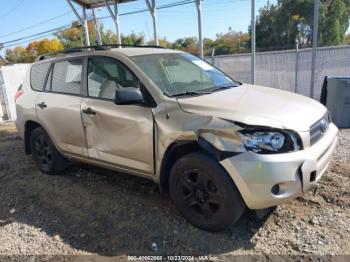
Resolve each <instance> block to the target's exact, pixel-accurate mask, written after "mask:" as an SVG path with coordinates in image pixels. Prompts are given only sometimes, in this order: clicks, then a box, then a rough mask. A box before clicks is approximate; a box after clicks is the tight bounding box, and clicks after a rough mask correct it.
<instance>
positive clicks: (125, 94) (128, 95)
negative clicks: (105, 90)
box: [114, 87, 145, 105]
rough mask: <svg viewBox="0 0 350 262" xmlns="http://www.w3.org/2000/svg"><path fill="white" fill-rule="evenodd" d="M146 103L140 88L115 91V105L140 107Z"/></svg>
mask: <svg viewBox="0 0 350 262" xmlns="http://www.w3.org/2000/svg"><path fill="white" fill-rule="evenodd" d="M144 102H145V101H144V99H143V95H142V93H141V91H140V89H139V88H135V87H125V88H120V89H117V90H116V91H115V96H114V103H115V104H117V105H139V104H143V103H144Z"/></svg>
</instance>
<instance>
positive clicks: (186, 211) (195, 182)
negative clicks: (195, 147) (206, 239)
mask: <svg viewBox="0 0 350 262" xmlns="http://www.w3.org/2000/svg"><path fill="white" fill-rule="evenodd" d="M169 189H170V197H171V198H172V200H173V201H174V203H175V205H176V207H177V208H178V209H179V210H180V212H181V213H182V215H183V216H184V217H185V218H186V219H187V220H188V221H189V222H190V223H191V224H193V225H194V226H196V227H199V228H201V229H204V230H207V231H211V232H216V231H221V230H224V229H226V228H228V227H229V226H230V225H232V224H234V223H235V222H236V221H237V220H238V219H239V218H240V216H241V215H242V214H243V212H244V210H245V204H244V201H243V199H242V197H241V194H240V193H239V191H238V189H237V188H236V186H235V184H234V183H233V181H232V179H231V178H230V177H229V175H228V174H227V172H226V171H225V169H224V168H223V167H222V166H221V165H220V164H219V163H218V162H217V161H216V160H215V159H213V158H212V157H210V156H208V155H206V154H203V153H200V152H194V153H190V154H188V155H185V156H183V157H181V158H180V159H179V160H177V161H176V162H175V164H174V166H173V168H172V169H171V172H170V177H169Z"/></svg>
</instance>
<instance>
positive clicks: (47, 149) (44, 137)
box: [30, 127, 68, 175]
mask: <svg viewBox="0 0 350 262" xmlns="http://www.w3.org/2000/svg"><path fill="white" fill-rule="evenodd" d="M30 151H31V153H32V156H33V159H34V161H35V163H36V165H37V167H38V168H39V169H40V171H41V172H43V173H45V174H47V175H57V174H59V173H60V172H62V171H63V170H65V169H66V168H67V166H68V160H67V159H66V158H64V157H63V156H62V155H61V154H60V153H59V152H58V151H57V149H56V147H55V145H54V144H53V143H52V141H51V139H50V137H49V135H48V134H47V133H46V131H45V130H44V129H43V128H42V127H38V128H35V129H34V130H33V131H32V133H31V135H30Z"/></svg>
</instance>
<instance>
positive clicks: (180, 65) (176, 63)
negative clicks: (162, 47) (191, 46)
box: [131, 53, 239, 96]
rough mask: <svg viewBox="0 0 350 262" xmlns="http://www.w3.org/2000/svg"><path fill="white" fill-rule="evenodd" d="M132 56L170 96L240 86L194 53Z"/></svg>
mask: <svg viewBox="0 0 350 262" xmlns="http://www.w3.org/2000/svg"><path fill="white" fill-rule="evenodd" d="M131 59H132V60H133V61H134V62H135V63H136V64H137V65H138V66H139V67H140V68H141V69H142V70H143V71H144V73H145V74H146V75H147V76H148V77H149V78H151V80H152V81H153V82H154V83H155V84H156V85H157V86H158V87H159V88H160V89H161V90H162V91H163V93H164V94H166V95H169V96H179V95H194V94H206V93H210V92H214V91H217V90H220V89H224V88H229V87H234V86H237V85H239V83H238V82H235V81H234V80H232V79H231V78H229V77H228V76H227V75H225V74H224V73H222V72H221V71H219V70H218V69H216V68H214V67H213V66H211V65H210V64H208V63H207V62H205V61H203V60H201V59H199V58H198V57H195V56H193V55H190V54H182V53H178V54H151V55H142V56H135V57H132V58H131Z"/></svg>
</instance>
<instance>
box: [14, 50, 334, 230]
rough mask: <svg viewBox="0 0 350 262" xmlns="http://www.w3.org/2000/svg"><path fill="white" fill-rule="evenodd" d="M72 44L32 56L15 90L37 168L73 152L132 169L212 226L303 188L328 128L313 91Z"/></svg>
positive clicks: (49, 167)
mask: <svg viewBox="0 0 350 262" xmlns="http://www.w3.org/2000/svg"><path fill="white" fill-rule="evenodd" d="M73 51H75V52H72V50H70V51H69V52H64V53H62V54H59V55H57V56H56V57H53V58H48V59H47V58H45V57H42V59H41V61H38V62H36V63H34V64H33V65H32V66H31V68H30V70H29V72H28V73H27V75H26V78H25V82H24V84H23V87H22V88H21V89H19V90H18V93H17V94H16V103H17V114H18V119H17V121H16V124H17V128H18V131H19V133H20V135H21V136H22V138H23V139H24V144H25V152H26V153H27V154H32V155H33V158H34V160H35V162H36V164H37V166H38V168H39V169H40V170H41V171H42V172H43V173H46V174H49V175H54V174H58V173H62V171H64V169H65V168H67V162H68V160H78V161H82V162H87V163H90V164H93V165H98V166H101V167H104V168H109V169H114V170H117V171H121V172H126V173H129V174H132V175H137V176H142V177H145V178H148V179H151V180H153V181H155V182H156V183H159V185H160V188H161V190H162V191H168V192H169V193H170V196H171V198H172V200H173V201H174V203H175V205H176V206H177V208H178V209H179V210H180V212H181V213H182V214H183V215H184V216H185V217H186V218H187V219H188V220H189V221H190V222H191V223H192V224H194V225H196V226H197V227H200V228H203V229H205V230H209V231H218V230H222V229H224V228H227V227H228V226H229V225H231V224H233V223H234V222H235V221H237V220H238V218H239V217H240V216H241V215H242V213H243V211H244V209H245V208H246V207H248V208H250V209H263V208H267V207H271V206H275V205H278V204H279V203H281V202H283V201H286V200H288V199H291V198H295V197H297V196H300V195H301V194H303V193H305V192H307V191H309V190H311V189H312V188H314V187H315V186H316V185H317V182H318V180H319V179H320V178H321V176H322V175H323V174H324V173H325V171H326V169H327V166H328V164H329V162H330V160H331V155H332V152H333V151H334V149H335V147H336V142H337V132H338V129H337V127H336V126H335V125H334V124H332V123H331V121H330V118H329V114H328V112H327V110H326V108H325V107H324V106H322V105H321V104H320V103H318V102H316V101H314V100H312V99H309V98H307V97H304V96H301V95H297V94H293V93H290V92H285V91H281V90H277V89H271V88H267V87H262V86H254V85H248V84H242V83H240V82H237V81H235V80H233V79H232V78H230V77H229V76H227V75H226V74H224V73H223V72H221V71H220V70H218V69H217V68H215V67H213V66H212V65H211V64H208V63H207V62H205V61H203V60H201V59H199V58H197V57H195V56H193V55H190V54H188V53H184V52H180V51H174V50H168V49H162V48H150V47H148V48H146V47H142V48H141V47H134V48H122V49H121V48H99V49H90V50H85V49H84V50H78V49H77V50H73Z"/></svg>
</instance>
